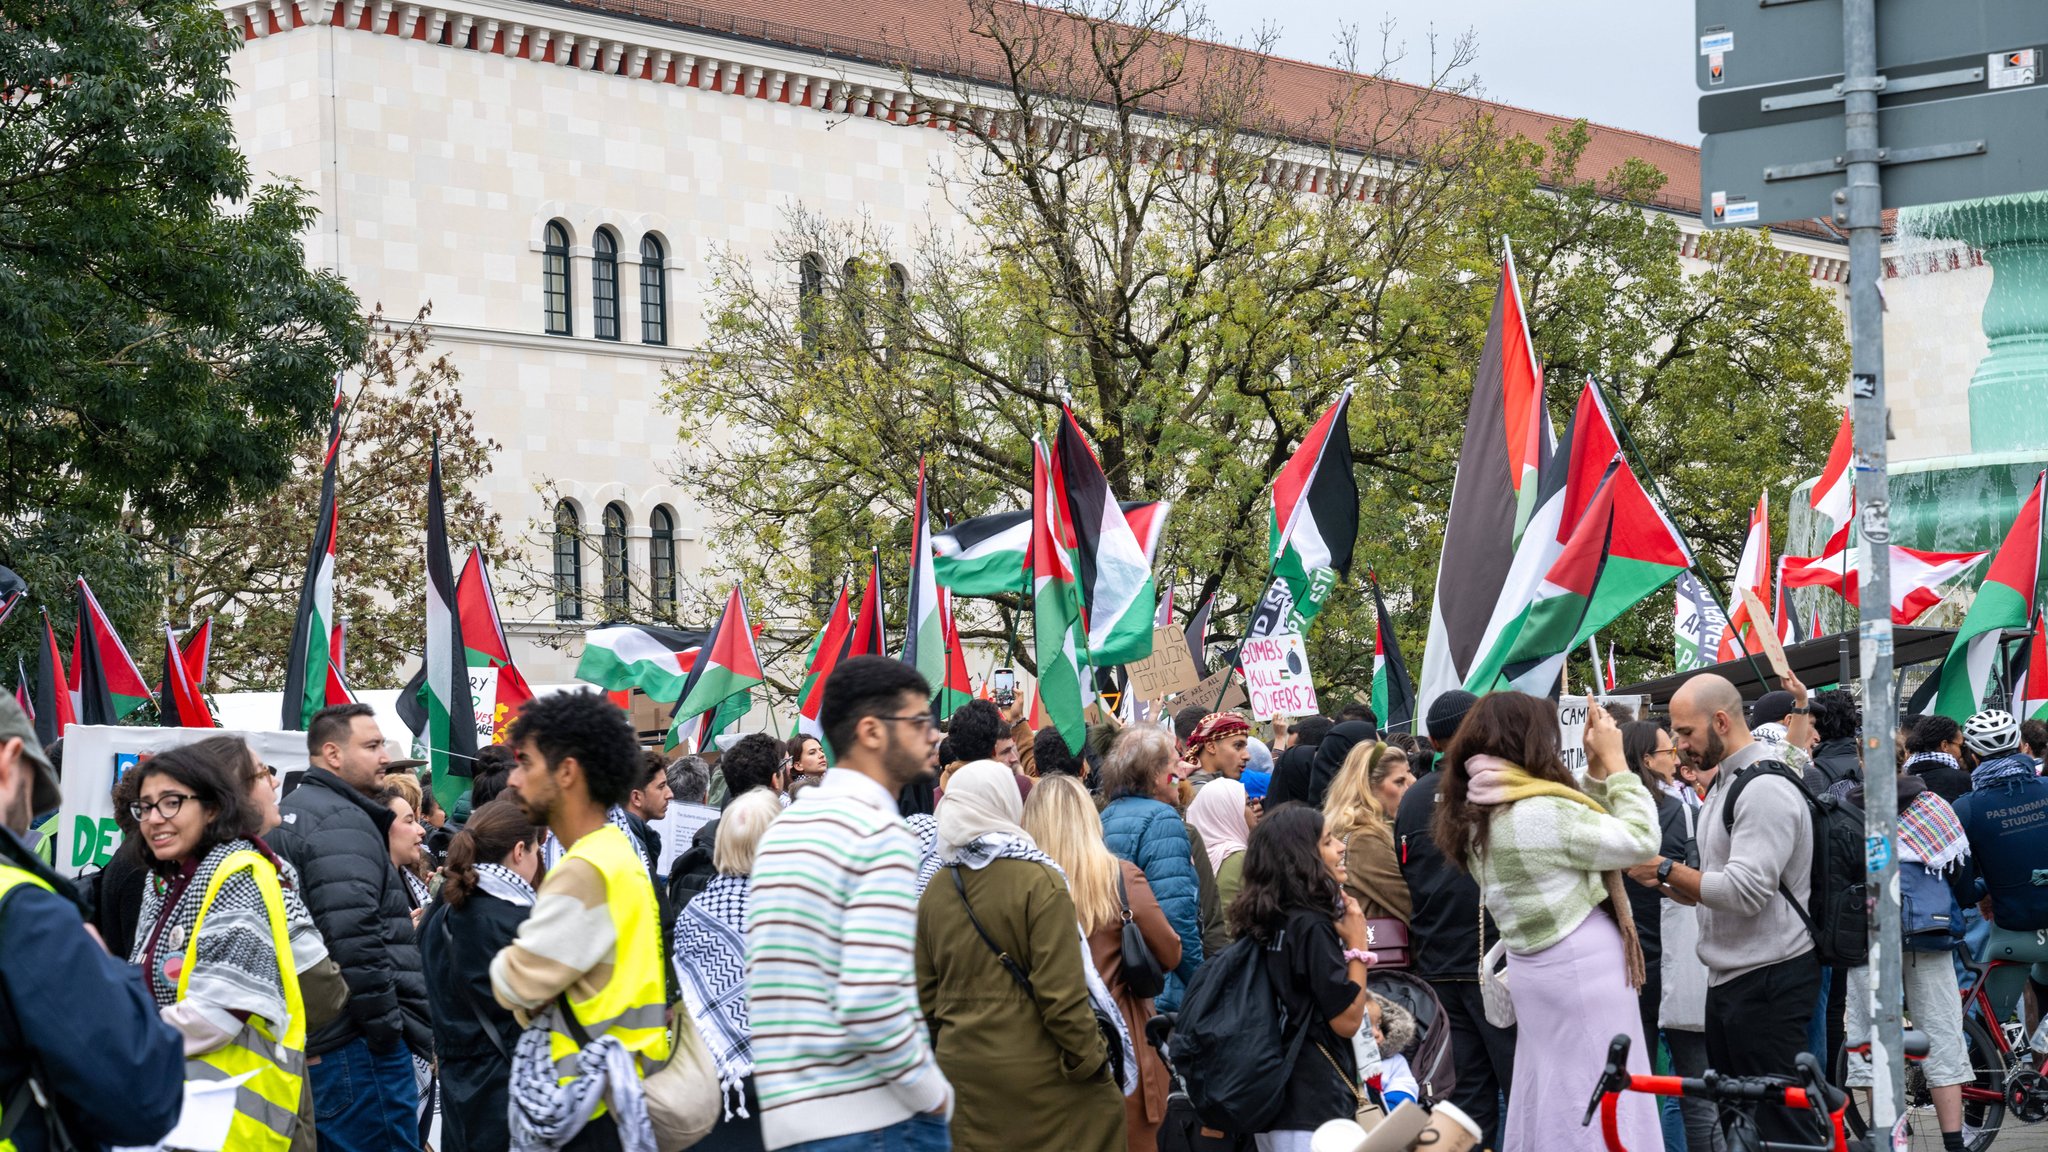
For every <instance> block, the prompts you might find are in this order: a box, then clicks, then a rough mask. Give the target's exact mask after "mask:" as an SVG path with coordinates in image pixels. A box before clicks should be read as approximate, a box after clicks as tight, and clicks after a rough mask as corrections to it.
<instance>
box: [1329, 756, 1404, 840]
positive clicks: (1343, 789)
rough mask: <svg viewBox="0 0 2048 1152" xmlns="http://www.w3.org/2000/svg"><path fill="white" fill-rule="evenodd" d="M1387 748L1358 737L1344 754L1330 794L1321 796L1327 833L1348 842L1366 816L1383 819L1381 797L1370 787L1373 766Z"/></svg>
mask: <svg viewBox="0 0 2048 1152" xmlns="http://www.w3.org/2000/svg"><path fill="white" fill-rule="evenodd" d="M1387 748H1388V745H1385V744H1373V743H1369V742H1366V741H1360V742H1359V743H1358V744H1357V745H1356V746H1354V747H1353V748H1352V749H1351V754H1350V755H1348V756H1346V757H1344V767H1342V768H1340V769H1338V770H1337V778H1336V779H1335V780H1333V781H1331V782H1330V793H1329V795H1327V796H1325V797H1323V826H1324V829H1325V830H1326V831H1327V832H1328V833H1329V834H1330V835H1332V836H1335V837H1336V838H1337V839H1339V840H1343V841H1345V842H1346V843H1349V842H1350V840H1351V834H1352V833H1353V832H1356V831H1358V830H1359V829H1360V828H1362V827H1364V826H1365V822H1366V821H1367V820H1378V821H1381V822H1385V820H1386V818H1387V810H1386V809H1385V808H1382V807H1380V798H1379V796H1378V795H1377V794H1375V793H1374V792H1373V790H1372V770H1373V769H1374V768H1375V767H1377V766H1378V765H1379V762H1380V760H1381V759H1382V758H1383V757H1384V756H1386V754H1387Z"/></svg>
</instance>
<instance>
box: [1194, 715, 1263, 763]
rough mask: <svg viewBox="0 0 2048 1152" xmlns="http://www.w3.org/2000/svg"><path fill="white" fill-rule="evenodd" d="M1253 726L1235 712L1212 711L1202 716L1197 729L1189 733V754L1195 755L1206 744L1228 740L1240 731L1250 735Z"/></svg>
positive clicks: (1196, 726)
mask: <svg viewBox="0 0 2048 1152" xmlns="http://www.w3.org/2000/svg"><path fill="white" fill-rule="evenodd" d="M1251 730H1252V726H1251V725H1250V724H1248V723H1246V722H1245V718H1244V717H1242V716H1239V715H1238V714H1237V713H1235V712H1211V713H1209V714H1208V715H1207V716H1204V717H1202V722H1201V723H1199V724H1197V725H1195V730H1194V731H1193V732H1190V733H1188V754H1189V755H1190V756H1192V755H1194V754H1195V752H1197V751H1198V750H1200V749H1201V747H1202V746H1203V745H1204V744H1209V743H1212V742H1214V741H1217V740H1227V739H1229V738H1230V737H1232V736H1236V735H1238V734H1240V733H1243V734H1246V735H1249V734H1250V733H1251Z"/></svg>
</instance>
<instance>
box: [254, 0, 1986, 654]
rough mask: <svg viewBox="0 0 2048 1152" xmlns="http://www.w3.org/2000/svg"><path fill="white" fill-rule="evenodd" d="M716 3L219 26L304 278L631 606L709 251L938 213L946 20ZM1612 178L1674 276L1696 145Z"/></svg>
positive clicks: (662, 489) (335, 14) (1306, 181)
mask: <svg viewBox="0 0 2048 1152" xmlns="http://www.w3.org/2000/svg"><path fill="white" fill-rule="evenodd" d="M707 3H708V4H709V7H707V8H697V7H694V6H689V5H684V4H672V3H667V2H665V0H603V2H596V0H592V2H573V0H572V2H561V3H540V2H536V0H455V2H453V3H434V4H425V3H396V2H394V0H257V2H250V3H242V2H239V0H238V2H232V3H228V4H225V5H223V13H224V15H225V17H226V18H227V19H228V20H229V22H230V24H231V25H232V26H233V27H234V28H235V29H236V30H237V31H239V32H240V33H241V34H242V35H243V36H244V37H245V43H244V45H243V47H242V49H241V50H240V51H239V52H238V53H237V54H236V56H235V57H234V61H233V71H234V78H235V80H236V82H237V84H238V86H239V92H238V98H237V103H236V106H235V112H234V116H235V122H236V125H237V129H238V133H239V136H240V139H241V144H242V147H243V148H244V150H245V151H246V152H247V154H248V156H249V158H250V164H251V168H252V170H253V172H254V173H255V174H256V175H257V176H258V177H259V178H268V177H273V176H275V177H290V178H293V179H296V180H298V181H299V182H301V183H302V184H304V185H305V186H306V187H307V188H308V189H310V190H311V192H312V195H313V200H314V203H315V204H316V205H317V207H318V209H319V212H320V218H319V225H318V231H317V234H315V235H313V236H311V237H310V238H309V243H308V257H309V259H310V260H311V261H313V262H314V263H315V264H318V265H320V266H323V267H327V268H332V269H335V270H337V271H338V272H340V273H341V274H342V275H343V276H345V277H346V278H347V279H348V281H349V282H350V283H351V284H352V285H353V286H354V288H355V290H356V291H357V293H358V294H359V295H360V296H361V298H362V300H363V301H364V302H365V304H366V305H367V304H370V303H373V302H374V303H381V304H382V306H383V307H384V309H385V310H386V312H387V314H389V315H391V316H394V317H403V316H408V315H410V314H411V313H412V312H413V311H414V310H415V309H417V308H418V307H419V306H420V305H422V304H424V303H427V302H429V301H431V303H432V306H433V316H432V325H433V328H434V330H435V333H436V338H437V341H438V344H439V346H440V348H441V349H442V350H443V351H445V352H446V353H447V354H448V355H449V356H450V357H451V358H452V359H453V360H454V362H455V363H456V364H457V365H458V367H459V368H460V370H461V372H462V376H463V380H464V388H465V399H466V401H467V403H468V406H469V407H470V408H471V409H472V410H473V411H474V412H475V413H476V415H477V418H478V423H479V427H480V430H481V431H483V432H484V433H485V434H487V435H489V436H491V437H493V438H494V439H496V440H497V441H498V442H499V443H500V444H502V445H503V448H504V450H503V452H502V453H501V454H500V455H499V456H498V458H497V459H496V461H495V470H494V472H493V473H492V475H491V478H490V481H489V483H490V489H491V491H490V495H491V498H492V500H493V501H494V503H495V505H496V507H497V509H498V511H499V513H500V514H501V516H502V517H503V519H504V522H505V525H506V528H507V533H508V536H510V537H513V538H517V537H519V536H520V535H521V534H522V533H523V531H524V529H525V528H526V526H527V525H529V524H532V523H535V522H542V521H545V519H546V518H547V517H548V516H549V515H550V514H551V510H550V509H549V508H548V507H547V506H546V503H545V501H544V498H543V497H542V495H541V494H540V493H539V492H537V491H536V484H537V482H539V481H540V480H542V479H543V478H546V479H549V480H552V481H554V482H555V483H556V485H557V486H558V488H559V491H560V493H561V494H562V495H563V497H564V498H565V500H564V503H565V505H566V508H567V510H568V511H569V512H570V513H573V515H574V516H575V517H576V518H577V520H578V522H579V524H580V526H581V527H582V529H583V530H584V532H585V533H586V534H588V535H590V536H593V537H594V536H600V535H602V533H603V530H604V528H606V527H607V526H616V527H617V528H618V529H619V530H620V531H619V533H618V534H620V535H623V537H624V551H625V563H626V564H627V565H628V566H629V567H630V568H631V570H632V571H633V572H634V573H635V574H636V576H635V580H636V583H638V584H640V585H641V586H643V587H646V588H650V589H654V590H660V589H661V588H662V587H663V583H664V582H663V580H662V578H661V577H662V575H663V573H664V572H669V573H672V572H674V571H676V570H677V569H680V570H683V571H689V570H693V569H694V568H695V567H696V566H698V565H700V564H701V563H702V562H703V561H704V559H705V556H706V553H705V551H704V546H703V543H702V539H703V533H704V523H703V519H702V513H701V511H700V510H699V509H698V508H696V507H695V506H693V505H692V504H691V502H690V500H689V497H688V494H687V492H685V491H683V490H682V489H680V488H678V487H675V486H673V485H672V484H671V482H670V480H669V479H668V476H667V475H666V474H665V470H664V466H665V465H666V464H668V463H669V462H670V461H671V460H672V459H673V456H674V451H675V447H674V431H675V423H674V419H673V418H672V417H670V416H667V415H665V414H664V413H663V412H662V411H661V410H660V407H659V402H658V398H659V392H660V386H661V381H662V374H663V369H664V366H665V365H668V364H672V363H674V362H676V361H677V360H678V359H679V358H681V357H684V356H686V355H688V353H689V350H690V349H691V348H692V347H693V346H694V345H695V343H696V342H697V341H698V340H699V339H700V337H701V327H702V320H701V317H702V314H703V311H704V305H705V302H706V299H707V293H708V292H709V290H710V287H711V286H710V284H709V277H708V273H707V267H708V260H707V257H708V255H709V254H710V253H711V252H712V251H714V250H717V249H724V250H730V251H732V252H735V253H739V254H741V255H745V254H748V253H759V254H762V255H763V258H765V254H766V253H767V252H768V250H769V247H770V244H771V242H772V240H773V238H774V236H775V234H776V232H777V230H778V226H779V225H780V224H781V222H782V220H783V213H784V212H785V210H786V209H787V208H788V207H789V206H791V205H793V204H798V203H801V204H802V205H803V206H804V207H805V208H807V209H809V210H812V211H820V212H823V213H826V214H828V215H835V216H843V217H847V218H851V217H854V216H855V215H856V214H858V215H861V216H864V217H866V218H867V219H869V220H871V221H872V222H873V223H874V224H875V225H877V226H878V227H879V228H880V229H881V230H882V231H883V232H884V233H885V234H888V235H891V236H894V237H896V238H898V239H900V240H901V242H902V243H903V244H904V245H905V246H906V248H907V246H908V244H909V242H910V238H911V237H912V235H913V234H914V232H915V231H916V230H918V229H920V228H923V227H926V226H928V225H930V224H932V223H934V222H937V223H939V224H941V225H943V224H944V223H945V221H946V219H947V218H948V216H949V214H950V213H951V212H952V208H951V206H950V205H949V203H948V202H947V200H946V199H945V197H944V196H943V195H942V194H941V192H940V190H939V189H938V188H936V187H935V186H934V183H933V180H932V177H931V173H932V171H933V169H934V166H935V165H941V166H942V165H945V164H948V163H950V162H951V161H952V160H953V158H954V151H955V147H956V144H955V139H954V137H953V136H952V134H950V133H948V132H946V131H944V130H941V129H938V128H934V127H932V126H930V123H929V116H928V115H926V116H920V115H919V110H918V109H917V108H915V107H913V106H912V102H911V100H910V98H909V96H908V95H907V94H906V93H904V92H903V91H902V89H903V83H902V78H901V74H900V71H899V70H898V69H897V68H896V67H893V66H891V65H890V64H888V63H886V62H885V61H887V60H890V59H902V58H903V56H902V55H901V54H900V52H896V51H893V50H891V49H890V48H889V45H891V44H894V45H898V46H901V45H903V44H905V43H914V41H915V39H916V35H917V34H928V33H929V31H930V29H931V27H932V26H933V25H935V24H938V23H943V22H944V21H946V20H950V19H953V18H954V14H955V13H956V12H957V11H958V9H957V7H956V0H913V2H912V3H908V4H899V5H888V4H881V5H873V6H869V5H865V4H862V3H859V2H855V3H849V4H831V3H826V2H824V0H797V2H794V3H784V4H776V5H772V6H771V5H768V4H766V3H761V2H758V0H707ZM764 17H765V18H766V20H765V21H764V19H763V18H764ZM767 21H773V22H767ZM1271 68H1272V72H1271V76H1272V77H1273V82H1274V83H1275V84H1276V85H1277V86H1280V87H1281V88H1282V89H1283V90H1284V89H1288V88H1290V86H1291V89H1293V90H1298V91H1299V92H1301V93H1305V94H1307V95H1308V96H1311V97H1313V96H1314V95H1315V94H1316V93H1317V92H1318V91H1319V90H1327V89H1329V88H1330V87H1332V86H1333V85H1335V84H1338V83H1349V82H1351V81H1352V80H1353V79H1354V78H1347V77H1344V76H1343V75H1342V74H1339V73H1334V72H1332V71H1330V70H1329V69H1325V68H1319V67H1314V66H1310V65H1305V64H1297V63H1294V62H1291V61H1276V62H1274V63H1273V64H1272V65H1271ZM1319 86H1320V87H1319ZM1559 111H1560V112H1562V113H1565V115H1563V116H1550V115H1542V114H1537V113H1532V112H1527V111H1524V110H1520V109H1512V108H1499V109H1497V110H1496V112H1497V114H1498V115H1499V116H1500V117H1501V118H1502V119H1503V120H1504V121H1505V122H1506V123H1507V124H1508V125H1509V126H1510V127H1513V128H1515V129H1516V130H1519V131H1521V132H1523V133H1525V134H1526V135H1528V136H1530V137H1531V138H1536V139H1540V138H1541V137H1542V136H1543V134H1544V133H1545V132H1546V131H1548V129H1549V128H1550V127H1552V126H1553V125H1557V124H1561V123H1564V122H1566V121H1567V120H1568V119H1569V113H1570V112H1571V110H1570V109H1561V110H1559ZM1627 156H1640V157H1642V158H1644V159H1646V160H1648V161H1649V162H1651V163H1653V164H1655V165H1656V166H1657V167H1659V168H1660V169H1662V170H1663V171H1664V172H1665V173H1666V174H1667V175H1668V176H1669V177H1670V183H1669V185H1668V186H1667V189H1666V194H1665V195H1666V198H1665V200H1664V201H1663V202H1661V203H1660V204H1659V205H1658V206H1657V207H1658V210H1664V211H1669V212H1671V213H1673V214H1674V216H1675V217H1677V218H1678V220H1679V223H1680V226H1681V229H1682V230H1683V231H1684V233H1685V237H1684V244H1685V251H1686V254H1687V256H1688V258H1691V257H1692V256H1693V254H1694V253H1695V252H1696V251H1697V243H1698V237H1699V233H1700V227H1699V224H1698V219H1697V217H1698V187H1699V180H1698V157H1697V152H1696V150H1695V149H1693V148H1691V147H1688V146H1686V145H1682V144H1678V143H1674V142H1671V141H1666V140H1660V139H1657V138H1654V137H1649V136H1644V135H1640V134H1636V133H1631V132H1624V131H1620V130H1614V129H1605V128H1601V129H1596V131H1595V138H1594V143H1593V146H1592V148H1591V150H1590V152H1589V155H1588V157H1587V162H1588V163H1587V167H1588V168H1589V169H1592V170H1599V171H1605V170H1606V169H1607V168H1608V167H1610V166H1612V165H1613V164H1615V163H1618V162H1619V161H1620V160H1622V159H1623V158H1625V157H1627ZM1285 178H1287V179H1290V180H1293V181H1295V182H1296V183H1297V186H1299V187H1303V188H1313V189H1316V190H1325V189H1329V188H1330V187H1331V182H1332V180H1333V178H1334V179H1336V180H1339V181H1341V180H1342V179H1343V177H1342V176H1341V175H1339V174H1333V173H1331V172H1330V171H1329V170H1327V169H1325V168H1320V167H1319V166H1318V165H1316V164H1314V163H1305V164H1303V165H1300V166H1299V167H1298V169H1290V170H1289V171H1288V172H1287V173H1286V174H1285ZM1346 190H1348V189H1344V188H1340V189H1338V191H1340V192H1342V191H1346ZM1778 242H1779V244H1780V245H1781V246H1782V247H1784V248H1786V249H1788V250H1791V251H1796V252H1798V253H1800V254H1802V255H1805V256H1807V257H1808V258H1809V269H1810V271H1811V274H1812V275H1813V276H1814V277H1815V278H1816V279H1818V280H1821V281H1824V282H1827V283H1829V284H1833V285H1836V286H1837V287H1838V288H1840V287H1842V286H1844V281H1845V280H1846V276H1847V249H1846V246H1845V245H1843V244H1841V243H1839V242H1838V241H1837V240H1835V239H1833V238H1830V237H1828V236H1827V235H1826V234H1825V233H1824V231H1823V230H1821V229H1819V228H1816V229H1814V230H1813V234H1811V235H1809V234H1792V233H1782V232H1781V233H1780V234H1779V240H1778ZM906 255H907V252H906ZM1913 262H1914V263H1916V264H1918V265H1937V266H1940V267H1942V268H1943V269H1945V270H1944V271H1942V272H1940V274H1931V275H1915V276H1901V277H1899V278H1897V279H1892V280H1888V282H1887V285H1886V290H1887V293H1888V298H1889V300H1890V302H1891V313H1890V321H1889V326H1888V329H1887V349H1888V368H1889V372H1888V375H1889V380H1890V382H1891V387H1892V389H1893V397H1894V399H1893V405H1894V412H1895V421H1894V428H1895V431H1896V433H1897V435H1898V437H1899V440H1898V443H1897V445H1896V446H1897V448H1898V449H1899V453H1900V455H1901V456H1906V457H1912V456H1932V455H1941V454H1946V453H1949V452H1959V451H1965V450H1967V448H1968V428H1967V417H1966V413H1965V412H1964V409H1963V406H1962V405H1961V404H1960V403H1957V402H1955V401H1956V398H1959V397H1960V396H1961V394H1962V390H1963V388H1964V386H1965V385H1966V383H1967V380H1968V375H1969V372H1970V370H1971V368H1972V367H1973V366H1974V365H1975V363H1976V361H1977V360H1978V359H1979V358H1980V357H1981V356H1982V355H1983V351H1984V343H1985V342H1984V339H1983V337H1982V335H1981V333H1980V331H1979V328H1978V324H1977V312H1978V309H1979V308H1980V307H1981V305H1982V301H1983V298H1984V294H1985V292H1986V290H1987V288H1988V283H1989V278H1990V273H1989V270H1988V269H1986V268H1984V267H1982V266H1981V263H1980V262H1978V261H1975V260H1973V259H1972V258H1971V256H1970V254H1969V253H1959V254H1954V255H1953V257H1951V255H1949V254H1933V255H1929V254H1917V255H1916V256H1915V257H1914V260H1913ZM1951 264H1952V265H1953V268H1952V269H1950V268H1949V266H1950V265H1951ZM789 274H790V276H791V277H792V278H794V277H795V276H796V275H797V272H796V270H795V269H791V270H790V272H789ZM608 517H609V518H611V519H610V522H609V523H608V519H607V518H608ZM604 551H605V549H604V546H602V545H599V546H597V547H585V548H582V549H580V550H579V551H578V553H577V554H574V555H570V554H567V553H565V555H564V556H563V557H562V558H561V562H562V563H563V564H564V566H565V568H567V569H569V570H573V571H574V572H576V573H577V574H578V575H580V581H581V587H582V590H583V595H582V597H581V603H580V605H570V606H565V607H563V608H562V609H560V610H558V606H557V605H556V604H553V603H548V602H545V601H536V602H527V603H516V602H515V603H508V604H506V605H504V608H505V614H506V616H507V620H508V625H509V627H510V629H511V631H512V632H513V634H514V637H515V643H516V644H518V645H519V646H520V647H521V648H522V650H521V651H520V652H518V653H517V654H516V655H517V658H518V659H519V661H520V663H521V665H522V667H523V668H525V670H526V672H527V675H528V677H529V678H530V679H532V680H534V681H536V682H546V681H560V680H566V679H568V678H569V676H570V672H571V670H572V668H573V660H572V658H571V654H570V653H568V652H564V651H559V650H556V649H552V648H548V647H543V646H541V645H539V643H538V640H539V638H541V637H543V636H545V635H550V634H554V633H558V632H559V631H561V630H562V629H564V628H568V629H571V630H573V629H575V628H577V627H579V626H580V625H582V624H585V623H588V622H591V621H594V620H596V619H599V618H601V617H602V615H603V608H602V606H601V601H602V598H603V595H604V587H603V585H604V563H605V558H604V556H603V553H604ZM536 559H537V560H539V561H540V562H542V563H545V558H536ZM568 607H579V608H580V612H579V613H571V612H569V611H568Z"/></svg>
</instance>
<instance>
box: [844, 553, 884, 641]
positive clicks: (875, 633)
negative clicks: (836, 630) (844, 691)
mask: <svg viewBox="0 0 2048 1152" xmlns="http://www.w3.org/2000/svg"><path fill="white" fill-rule="evenodd" d="M888 622H889V621H888V617H887V616H886V615H885V614H884V607H883V604H882V553H881V550H880V549H876V550H875V552H874V555H873V557H872V558H871V559H870V560H869V562H868V585H867V587H866V588H864V589H862V590H861V594H860V610H859V611H857V612H855V613H854V614H853V631H852V633H851V634H849V635H848V636H847V638H846V654H847V655H848V656H886V655H888V654H889V634H888V627H887V626H888Z"/></svg>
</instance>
